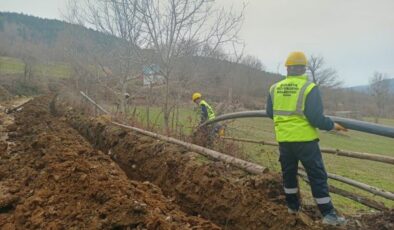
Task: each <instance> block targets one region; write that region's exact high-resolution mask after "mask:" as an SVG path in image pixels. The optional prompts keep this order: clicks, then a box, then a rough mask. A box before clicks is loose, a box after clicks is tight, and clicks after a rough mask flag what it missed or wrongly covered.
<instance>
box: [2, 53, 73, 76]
mask: <svg viewBox="0 0 394 230" xmlns="http://www.w3.org/2000/svg"><path fill="white" fill-rule="evenodd" d="M24 68H25V64H24V63H23V61H22V60H21V59H17V58H11V57H0V74H23V73H24ZM33 73H34V75H35V76H37V77H55V78H69V77H70V75H71V67H70V66H69V65H68V64H65V63H47V64H40V63H39V64H36V65H34V66H33Z"/></svg>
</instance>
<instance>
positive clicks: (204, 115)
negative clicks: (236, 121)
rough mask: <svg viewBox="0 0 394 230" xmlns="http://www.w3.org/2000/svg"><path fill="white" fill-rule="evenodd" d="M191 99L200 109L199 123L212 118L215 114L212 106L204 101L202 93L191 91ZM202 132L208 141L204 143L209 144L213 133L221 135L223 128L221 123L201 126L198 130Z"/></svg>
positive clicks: (213, 135)
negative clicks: (205, 126) (209, 126)
mask: <svg viewBox="0 0 394 230" xmlns="http://www.w3.org/2000/svg"><path fill="white" fill-rule="evenodd" d="M192 100H193V102H194V103H196V105H198V106H199V109H200V112H201V113H200V124H203V123H204V122H206V121H208V120H212V119H214V118H215V117H216V116H215V111H213V109H212V107H211V106H210V105H209V104H208V103H207V102H206V101H205V100H203V99H202V95H201V93H198V92H196V93H193V95H192ZM200 131H202V132H203V134H204V135H206V137H207V141H208V143H206V145H208V146H209V145H211V144H212V141H213V139H214V137H215V135H223V132H224V130H223V128H222V126H221V125H219V124H217V123H216V124H214V125H213V127H211V128H208V127H207V128H203V129H202V130H200Z"/></svg>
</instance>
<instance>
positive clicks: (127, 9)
mask: <svg viewBox="0 0 394 230" xmlns="http://www.w3.org/2000/svg"><path fill="white" fill-rule="evenodd" d="M137 5H138V2H137V1H135V0H134V1H131V0H120V1H119V0H106V1H101V0H78V1H77V0H69V1H68V9H67V13H66V19H67V20H68V21H69V22H72V23H78V24H80V25H83V26H88V27H93V28H95V29H96V30H97V31H100V32H102V33H105V34H108V35H111V36H114V37H117V38H120V39H121V40H120V41H118V42H117V46H118V48H117V49H116V50H115V52H112V53H108V54H107V57H105V58H106V59H108V58H110V57H109V56H112V59H114V60H113V63H116V66H112V67H111V69H117V70H118V71H117V74H118V75H119V76H118V77H119V83H118V85H117V86H116V87H114V88H120V93H118V99H119V102H120V110H121V111H122V112H123V113H126V103H127V99H126V97H125V95H127V86H128V83H129V81H131V80H134V79H136V76H137V75H139V73H140V72H141V69H142V68H141V66H142V65H143V64H144V63H147V62H148V60H147V59H150V58H151V57H147V56H146V55H143V54H144V52H143V51H142V48H143V47H146V46H147V45H148V44H149V41H148V40H147V37H146V35H145V34H144V31H143V28H142V27H143V23H142V21H141V20H140V18H141V15H140V14H139V12H138V11H137ZM94 59H95V60H96V61H97V62H98V63H97V65H98V66H100V67H102V69H103V70H104V69H105V68H103V67H104V66H103V63H102V62H103V58H102V57H95V58H94ZM103 72H104V73H107V72H108V71H103Z"/></svg>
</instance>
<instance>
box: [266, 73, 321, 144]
mask: <svg viewBox="0 0 394 230" xmlns="http://www.w3.org/2000/svg"><path fill="white" fill-rule="evenodd" d="M315 86H316V85H315V84H314V83H312V82H310V81H308V76H306V75H301V76H288V77H287V78H286V79H285V80H282V81H280V82H278V83H276V84H274V85H273V86H271V89H270V95H271V100H272V105H273V114H274V123H275V134H276V140H277V141H278V142H304V141H313V140H316V139H318V138H319V134H318V132H317V130H316V128H315V127H313V126H312V125H311V124H310V123H309V121H308V120H307V118H306V117H305V115H304V109H305V100H306V97H307V96H308V94H309V93H310V92H311V90H312V89H313V87H315Z"/></svg>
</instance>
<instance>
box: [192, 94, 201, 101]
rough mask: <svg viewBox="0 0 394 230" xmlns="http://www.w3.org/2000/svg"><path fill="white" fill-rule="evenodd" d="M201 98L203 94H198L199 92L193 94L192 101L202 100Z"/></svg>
mask: <svg viewBox="0 0 394 230" xmlns="http://www.w3.org/2000/svg"><path fill="white" fill-rule="evenodd" d="M201 96H202V95H201V93H198V92H196V93H193V96H192V100H193V101H195V100H197V99H200V98H201Z"/></svg>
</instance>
